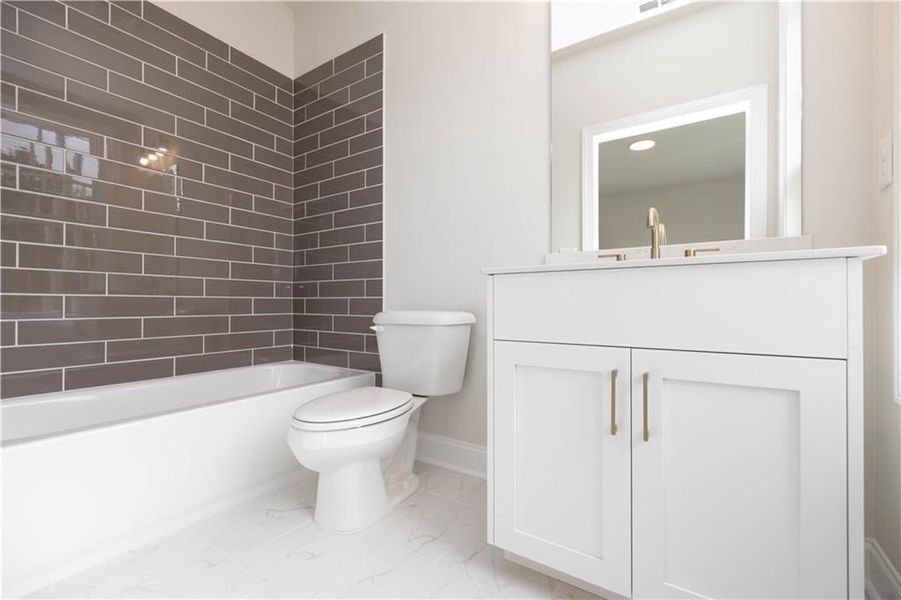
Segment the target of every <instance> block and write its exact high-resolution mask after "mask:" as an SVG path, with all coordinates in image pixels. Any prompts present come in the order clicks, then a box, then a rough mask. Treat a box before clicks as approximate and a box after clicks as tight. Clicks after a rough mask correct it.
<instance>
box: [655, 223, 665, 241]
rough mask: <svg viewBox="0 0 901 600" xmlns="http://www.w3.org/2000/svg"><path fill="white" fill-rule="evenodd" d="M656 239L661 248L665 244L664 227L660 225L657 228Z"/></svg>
mask: <svg viewBox="0 0 901 600" xmlns="http://www.w3.org/2000/svg"><path fill="white" fill-rule="evenodd" d="M657 231H658V233H657V239H658V241H659V242H660V245H661V246H663V245H665V244H666V225H664V224H663V223H660V224H659V225H658V226H657Z"/></svg>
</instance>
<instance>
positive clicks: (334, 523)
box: [313, 459, 390, 532]
mask: <svg viewBox="0 0 901 600" xmlns="http://www.w3.org/2000/svg"><path fill="white" fill-rule="evenodd" d="M389 508H390V505H389V502H388V494H387V493H386V490H385V480H384V479H382V469H381V466H380V465H379V460H378V459H372V460H363V461H358V462H355V463H351V464H349V465H347V466H346V467H343V468H341V469H338V470H337V471H332V472H329V473H320V474H319V483H318V484H317V487H316V512H315V514H314V516H313V518H314V519H315V520H316V522H317V523H318V524H319V525H321V526H323V527H325V528H326V529H334V530H336V531H347V532H350V531H356V530H358V529H362V528H364V527H366V526H367V525H371V524H372V523H374V522H376V521H378V520H379V519H381V518H382V517H383V516H384V515H385V513H386V512H388V509H389Z"/></svg>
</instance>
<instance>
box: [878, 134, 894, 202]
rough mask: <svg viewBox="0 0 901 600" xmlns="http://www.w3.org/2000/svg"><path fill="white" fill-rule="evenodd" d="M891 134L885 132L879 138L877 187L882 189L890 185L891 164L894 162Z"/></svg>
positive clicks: (891, 179)
mask: <svg viewBox="0 0 901 600" xmlns="http://www.w3.org/2000/svg"><path fill="white" fill-rule="evenodd" d="M892 146H893V144H892V134H891V133H887V134H885V135H884V136H883V137H882V139H881V140H879V156H878V160H879V189H880V190H884V189H886V188H887V187H889V186H890V185H892V181H893V177H892V164H893V162H894V160H893V156H892V151H893V148H892Z"/></svg>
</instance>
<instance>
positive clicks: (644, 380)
mask: <svg viewBox="0 0 901 600" xmlns="http://www.w3.org/2000/svg"><path fill="white" fill-rule="evenodd" d="M641 392H642V398H641V405H642V409H643V414H642V426H643V428H644V435H643V436H642V437H643V438H644V441H648V438H650V437H651V432H650V431H648V374H647V373H645V374H644V375H643V376H642V378H641Z"/></svg>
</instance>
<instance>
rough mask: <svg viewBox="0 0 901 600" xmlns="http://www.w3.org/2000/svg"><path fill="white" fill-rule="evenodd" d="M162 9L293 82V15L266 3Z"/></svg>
mask: <svg viewBox="0 0 901 600" xmlns="http://www.w3.org/2000/svg"><path fill="white" fill-rule="evenodd" d="M156 3H157V4H158V5H159V6H160V7H161V8H164V9H165V10H167V11H169V12H170V13H172V14H173V15H175V16H177V17H179V18H181V19H184V20H185V21H187V22H188V23H190V24H191V25H194V26H195V27H199V28H200V29H203V30H204V31H206V32H207V33H209V34H210V35H213V36H215V37H217V38H219V39H220V40H222V41H223V42H225V43H226V44H229V45H230V46H234V47H235V48H237V49H238V50H240V51H241V52H243V53H245V54H247V55H249V56H252V57H253V58H255V59H257V60H258V61H260V62H261V63H263V64H264V65H267V66H269V67H272V68H273V69H275V70H276V71H278V72H279V73H282V74H284V75H287V76H288V77H290V78H292V79H293V78H294V76H295V75H294V11H292V10H291V7H290V6H288V5H287V4H286V3H284V2H269V1H266V0H257V1H250V0H248V1H245V2H222V1H221V0H191V1H185V0H159V1H158V2H156Z"/></svg>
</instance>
